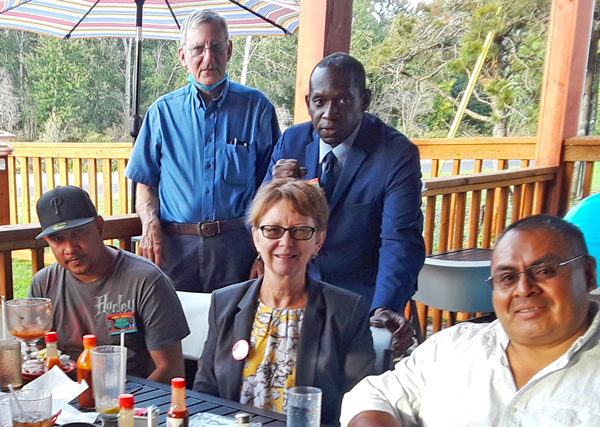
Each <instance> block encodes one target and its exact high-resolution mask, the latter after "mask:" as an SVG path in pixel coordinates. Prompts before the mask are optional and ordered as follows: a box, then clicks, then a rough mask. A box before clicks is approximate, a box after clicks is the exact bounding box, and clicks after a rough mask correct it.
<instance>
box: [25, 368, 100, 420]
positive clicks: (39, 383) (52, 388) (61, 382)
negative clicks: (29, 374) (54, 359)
mask: <svg viewBox="0 0 600 427" xmlns="http://www.w3.org/2000/svg"><path fill="white" fill-rule="evenodd" d="M87 388H88V385H87V383H86V382H85V380H84V381H82V382H81V384H79V383H78V382H76V381H73V380H72V379H71V378H69V377H68V376H67V374H65V373H64V372H63V370H62V369H61V368H60V367H59V366H55V367H53V368H52V369H50V371H48V372H46V373H45V374H44V375H41V376H39V377H38V378H36V379H35V380H33V381H31V382H30V383H29V384H27V385H26V386H24V387H23V390H47V391H49V392H51V393H52V413H53V414H56V413H57V412H58V411H62V412H61V414H60V416H59V417H58V419H57V421H56V422H57V424H65V423H68V422H74V421H83V422H91V423H93V422H94V421H96V418H97V416H98V414H97V413H82V412H79V411H78V410H77V409H75V408H74V407H72V406H70V405H69V402H70V401H71V400H73V399H75V398H76V397H77V396H79V395H80V394H81V393H83V392H84V391H85V390H86V389H87ZM90 420H91V421H90Z"/></svg>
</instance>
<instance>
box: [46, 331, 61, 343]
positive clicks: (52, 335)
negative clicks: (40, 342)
mask: <svg viewBox="0 0 600 427" xmlns="http://www.w3.org/2000/svg"><path fill="white" fill-rule="evenodd" d="M44 340H45V341H46V342H56V341H58V334H57V333H56V332H46V337H45V338H44Z"/></svg>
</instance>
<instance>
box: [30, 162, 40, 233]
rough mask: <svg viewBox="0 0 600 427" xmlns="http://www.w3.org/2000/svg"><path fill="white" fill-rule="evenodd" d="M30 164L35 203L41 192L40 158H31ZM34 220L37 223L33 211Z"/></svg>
mask: <svg viewBox="0 0 600 427" xmlns="http://www.w3.org/2000/svg"><path fill="white" fill-rule="evenodd" d="M31 163H33V199H34V202H35V203H37V201H38V199H39V198H40V197H42V192H43V187H42V185H43V184H42V183H43V173H42V159H41V158H40V157H32V158H31ZM34 214H35V218H36V221H37V213H36V212H35V210H34Z"/></svg>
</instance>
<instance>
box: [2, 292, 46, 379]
mask: <svg viewBox="0 0 600 427" xmlns="http://www.w3.org/2000/svg"><path fill="white" fill-rule="evenodd" d="M6 324H7V327H8V331H9V332H10V333H11V334H12V336H14V337H15V338H18V339H20V340H23V341H25V342H26V343H27V351H26V355H27V356H26V359H27V360H26V361H25V364H24V366H23V367H24V368H25V369H26V370H30V371H33V370H36V368H38V367H39V365H40V363H43V362H41V361H39V360H37V357H36V355H37V350H36V348H35V343H36V342H37V340H39V339H40V338H42V337H43V336H44V334H45V333H46V332H48V331H50V328H51V326H52V301H50V300H49V299H48V298H21V299H14V300H10V301H6Z"/></svg>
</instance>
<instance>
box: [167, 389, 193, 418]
mask: <svg viewBox="0 0 600 427" xmlns="http://www.w3.org/2000/svg"><path fill="white" fill-rule="evenodd" d="M189 420H190V414H189V412H188V410H187V407H186V406H185V379H184V378H173V379H172V380H171V407H170V408H169V411H168V412H167V427H188V423H189Z"/></svg>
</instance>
